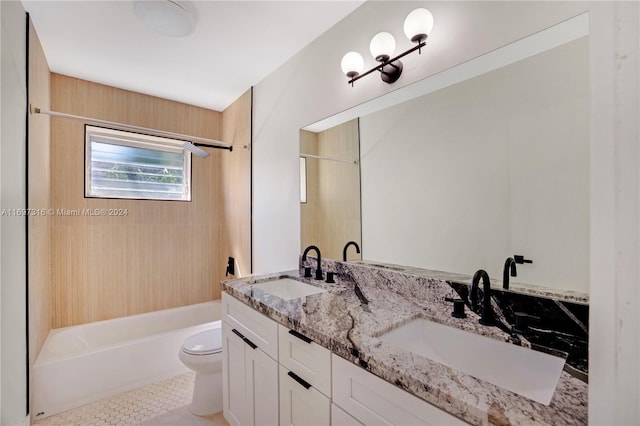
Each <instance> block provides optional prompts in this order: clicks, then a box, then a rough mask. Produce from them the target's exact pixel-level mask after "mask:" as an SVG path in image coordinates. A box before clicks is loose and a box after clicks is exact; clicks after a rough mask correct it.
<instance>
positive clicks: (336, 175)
mask: <svg viewBox="0 0 640 426" xmlns="http://www.w3.org/2000/svg"><path fill="white" fill-rule="evenodd" d="M300 153H301V154H300V156H301V160H306V161H305V162H306V175H305V176H302V169H301V187H302V181H303V180H304V181H305V183H306V203H305V202H301V203H300V227H301V232H300V235H301V241H300V242H301V247H300V251H301V252H302V250H304V248H305V247H308V246H310V245H315V246H318V247H320V250H321V251H322V256H323V257H326V258H328V259H340V260H342V251H343V248H344V246H345V244H346V243H347V242H349V241H355V242H356V243H358V245H360V242H361V224H360V167H359V164H358V161H357V159H358V158H359V157H360V145H359V137H358V119H354V120H351V121H348V122H346V123H343V124H341V125H339V126H335V127H333V128H331V129H327V130H324V131H322V132H318V133H315V132H309V131H306V130H301V131H300ZM301 164H302V161H301ZM356 259H361V257H360V254H358V253H356V251H355V250H353V249H350V250H349V251H348V260H356Z"/></svg>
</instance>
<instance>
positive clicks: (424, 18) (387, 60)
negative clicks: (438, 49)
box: [340, 8, 433, 86]
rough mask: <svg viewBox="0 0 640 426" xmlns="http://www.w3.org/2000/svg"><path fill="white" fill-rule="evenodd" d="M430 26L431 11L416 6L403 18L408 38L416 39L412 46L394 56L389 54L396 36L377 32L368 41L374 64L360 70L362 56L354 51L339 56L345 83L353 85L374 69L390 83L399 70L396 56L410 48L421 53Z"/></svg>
mask: <svg viewBox="0 0 640 426" xmlns="http://www.w3.org/2000/svg"><path fill="white" fill-rule="evenodd" d="M432 29H433V15H432V14H431V12H429V11H428V10H427V9H424V8H418V9H415V10H413V11H412V12H411V13H409V15H407V18H406V19H405V20H404V33H405V35H406V36H407V38H408V39H409V40H411V41H412V42H413V43H416V45H415V46H414V47H412V48H411V49H409V50H406V51H405V52H403V53H401V54H399V55H398V56H395V57H392V56H393V54H394V52H395V50H396V40H395V39H394V38H393V36H392V35H391V34H390V33H388V32H380V33H378V34H376V35H375V36H373V38H372V39H371V43H370V44H369V51H370V52H371V56H373V57H374V59H375V60H376V61H377V62H378V64H377V65H376V66H374V67H373V68H371V69H369V70H368V71H366V72H364V73H362V70H363V69H364V59H363V58H362V55H360V54H359V53H358V52H348V53H347V54H346V55H344V56H343V57H342V61H341V62H340V67H341V68H342V72H344V73H345V75H346V76H347V77H348V78H349V81H348V83H349V84H351V86H353V83H354V82H355V81H356V80H359V79H361V78H362V77H364V76H366V75H369V74H371V73H372V72H374V71H379V72H380V77H381V78H382V81H384V82H385V83H389V84H391V83H393V82H395V81H397V80H398V78H400V75H401V74H402V62H400V58H402V57H404V56H406V55H408V54H409V53H411V52H415V51H416V50H417V51H418V54H420V53H422V50H421V49H422V48H423V47H424V46H426V44H427V42H426V40H427V37H428V35H429V34H430V33H431V30H432Z"/></svg>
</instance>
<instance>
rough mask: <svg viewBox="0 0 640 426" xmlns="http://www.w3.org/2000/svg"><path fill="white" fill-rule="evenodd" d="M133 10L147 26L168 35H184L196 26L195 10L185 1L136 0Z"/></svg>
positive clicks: (188, 33)
mask: <svg viewBox="0 0 640 426" xmlns="http://www.w3.org/2000/svg"><path fill="white" fill-rule="evenodd" d="M133 12H134V13H135V15H136V16H137V17H138V19H140V20H141V21H142V22H143V23H144V24H145V25H146V26H147V27H149V28H151V29H152V30H153V31H155V32H157V33H160V34H162V35H166V36H169V37H186V36H188V35H190V34H191V33H193V30H194V29H195V26H196V19H195V10H194V9H193V7H191V5H190V4H189V3H188V2H185V1H174V0H136V1H134V2H133Z"/></svg>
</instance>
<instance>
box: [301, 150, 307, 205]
mask: <svg viewBox="0 0 640 426" xmlns="http://www.w3.org/2000/svg"><path fill="white" fill-rule="evenodd" d="M300 202H301V203H306V202H307V159H306V158H303V157H300Z"/></svg>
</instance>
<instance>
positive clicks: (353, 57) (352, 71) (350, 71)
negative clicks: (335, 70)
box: [340, 52, 364, 78]
mask: <svg viewBox="0 0 640 426" xmlns="http://www.w3.org/2000/svg"><path fill="white" fill-rule="evenodd" d="M340 67H341V68H342V72H343V73H345V74H346V76H347V77H349V78H353V77H356V76H358V75H359V74H360V73H361V72H362V70H363V69H364V59H363V58H362V55H361V54H359V53H358V52H348V53H346V54H345V55H344V56H343V57H342V61H341V62H340Z"/></svg>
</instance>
